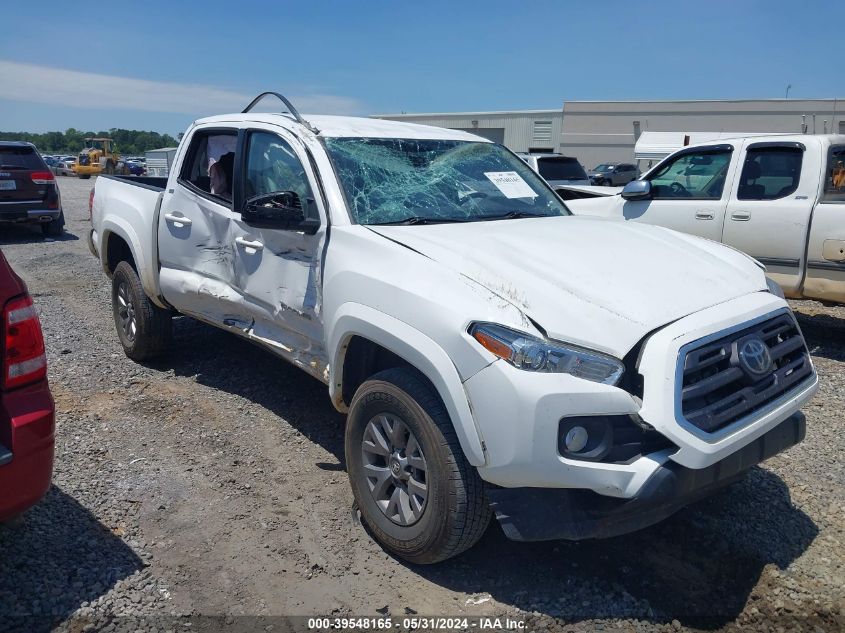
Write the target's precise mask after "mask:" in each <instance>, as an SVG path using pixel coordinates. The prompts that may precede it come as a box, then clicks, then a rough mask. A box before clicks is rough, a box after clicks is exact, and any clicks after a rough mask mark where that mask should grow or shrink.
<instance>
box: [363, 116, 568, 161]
mask: <svg viewBox="0 0 845 633" xmlns="http://www.w3.org/2000/svg"><path fill="white" fill-rule="evenodd" d="M373 118H376V119H389V120H392V121H406V122H408V123H419V124H421V125H434V126H437V127H445V128H451V129H458V130H466V131H467V132H475V131H477V133H478V134H479V135H481V136H484V137H485V138H489V139H490V140H493V141H497V142H503V144H504V145H505V147H508V148H509V149H511V150H513V151H515V152H527V151H528V150H529V149H531V148H540V147H545V148H548V149H551V150H552V151H556V148H557V147H558V145H559V143H560V134H561V121H562V119H563V112H562V111H561V110H524V111H519V112H458V113H455V114H379V115H375V116H374V117H373ZM538 123H539V124H540V125H537V124H538ZM544 123H549V124H550V125H548V126H544V125H542V124H544ZM500 139H503V141H502V140H500Z"/></svg>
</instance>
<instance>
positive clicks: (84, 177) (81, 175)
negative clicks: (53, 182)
mask: <svg viewBox="0 0 845 633" xmlns="http://www.w3.org/2000/svg"><path fill="white" fill-rule="evenodd" d="M79 177H80V178H82V180H88V179H89V178H90V177H91V174H79Z"/></svg>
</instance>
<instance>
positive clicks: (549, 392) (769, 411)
mask: <svg viewBox="0 0 845 633" xmlns="http://www.w3.org/2000/svg"><path fill="white" fill-rule="evenodd" d="M784 309H786V304H785V303H784V301H783V300H781V299H779V298H778V297H775V296H774V295H772V294H770V293H766V292H757V293H753V294H750V295H745V296H742V297H739V298H737V299H734V300H731V301H728V302H725V303H723V304H719V305H716V306H713V307H711V308H707V309H705V310H702V311H700V312H697V313H694V314H692V315H690V316H688V317H685V318H683V319H679V320H678V321H675V322H674V323H671V324H669V325H667V326H665V327H664V328H662V329H660V330H658V331H657V332H655V333H654V334H652V335H650V336H649V337H648V339H647V340H646V341H645V343H644V344H643V347H642V350H641V353H640V360H639V363H638V367H637V370H638V372H639V373H640V374H641V375H642V376H643V378H644V389H643V396H642V400H641V401H640V400H638V399H637V398H635V397H634V396H632V395H631V394H630V393H627V392H626V391H625V390H623V389H621V388H618V387H613V386H609V385H602V384H598V383H594V382H588V381H585V380H580V379H578V378H574V377H572V376H570V375H567V374H536V373H533V372H526V371H522V370H519V369H516V368H515V367H513V366H511V365H509V364H508V363H505V362H504V361H496V362H493V363H492V364H490V365H488V366H487V367H485V368H484V369H482V370H481V371H479V372H478V373H476V374H475V375H473V376H472V377H470V378H469V379H468V380H466V381H465V383H464V389H465V390H466V393H467V395H468V397H469V401H470V402H471V403H472V410H473V417H474V419H475V423H476V426H477V428H478V431H479V435H480V437H481V440H482V441H483V442H484V446H485V449H486V451H485V457H486V461H485V463H484V464H483V465H482V466H479V468H478V472H479V475H480V476H481V478H482V479H483V480H485V481H486V482H488V483H491V484H494V485H496V486H499V487H502V488H554V489H570V490H571V489H582V490H589V491H593V492H595V493H598V494H599V495H602V496H606V497H616V498H620V499H632V498H634V497H636V496H637V495H638V494H640V492H641V490H642V489H643V488H644V487H645V485H646V483H647V482H648V481H649V480H650V478H651V477H652V476H653V475H654V474H655V473H656V472H657V471H658V470H659V469H661V468H663V467H665V466H668V465H671V464H677V465H680V466H683V467H685V468H688V469H692V470H701V469H707V468H709V467H711V466H713V465H716V464H718V463H720V462H722V461H724V460H727V459H730V458H731V456H732V455H733V454H734V453H736V452H738V451H740V450H741V449H743V448H744V447H745V446H747V445H750V444H752V443H754V442H755V441H756V440H757V439H759V438H760V437H761V436H763V435H765V434H766V433H768V432H769V431H770V430H772V429H773V428H775V427H777V426H778V425H779V424H780V423H781V422H783V421H784V420H786V419H787V418H789V417H790V416H792V415H793V414H795V413H796V412H797V411H799V410H800V408H801V407H802V406H803V405H804V404H805V403H806V402H807V401H808V400H809V399H810V398H811V397H812V395H813V394H814V393H815V391H816V389H817V388H818V379H817V377H816V375H815V373H813V374H812V376H811V377H810V378H809V379H808V380H806V381H805V382H803V383H802V384H800V385H798V386H797V387H796V388H795V389H794V390H793V391H791V392H789V393H787V394H784V396H783V398H781V399H779V400H777V401H775V402H773V403H771V405H768V406H766V407H765V408H764V409H762V410H760V411H758V412H757V413H755V414H754V416H753V417H752V418H751V419H749V420H742V421H740V422H738V423H736V424H732V425H730V426H728V427H726V428H724V429H721V430H719V431H717V432H715V433H711V434H708V435H705V434H702V433H700V432H698V431H697V430H696V429H691V428H689V425H688V424H687V423H686V422H685V421H684V420H683V419H682V418H681V417H680V415H679V409H678V407H677V392H676V385H677V378H676V375H675V374H676V370H677V366H678V362H679V358H680V354H681V353H682V350H683V348H684V346H685V345H687V344H689V343H691V342H693V341H697V340H701V339H704V338H705V337H708V336H710V335H713V334H714V333H717V332H722V331H725V330H728V329H730V328H734V327H736V326H737V325H738V324H746V323H749V322H752V321H754V320H759V319H765V318H767V317H768V316H770V315H772V314H774V313H777V312H779V311H783V310H784ZM629 415H633V416H637V417H639V418H640V419H641V420H642V421H644V422H645V423H646V424H648V425H649V426H650V427H652V428H653V429H655V430H656V431H657V432H658V433H660V434H661V435H662V436H663V437H665V438H666V439H667V440H669V441H670V442H671V443H672V444H673V445H674V446H672V447H670V448H667V449H664V450H657V451H655V452H651V453H647V454H644V455H641V456H640V457H638V458H636V459H634V460H633V461H630V462H625V463H610V462H603V461H585V460H579V459H574V458H567V457H564V456H563V455H561V454H560V452H559V450H558V433H559V425H560V421H561V419H563V418H570V417H577V416H629Z"/></svg>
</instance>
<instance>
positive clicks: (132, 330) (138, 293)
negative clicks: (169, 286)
mask: <svg viewBox="0 0 845 633" xmlns="http://www.w3.org/2000/svg"><path fill="white" fill-rule="evenodd" d="M111 297H112V314H113V316H114V325H115V328H116V329H117V336H118V338H119V339H120V344H121V345H122V346H123V351H124V352H125V353H126V355H127V356H128V357H129V358H131V359H132V360H135V361H143V360H149V359H151V358H155V357H156V356H159V355H161V354H162V353H163V352H164V351H165V350H166V349H167V348H168V347H169V344H170V341H171V338H172V334H173V319H172V315H171V313H170V312H169V311H168V310H164V309H162V308H159V307H158V306H157V305H155V304H154V303H153V302H152V301H150V300H149V298H148V297H147V295H146V293H145V292H144V289H143V288H142V287H141V280H140V279H138V274H137V273H136V272H135V269H134V268H132V266H131V265H130V264H129V262H126V261H123V262H120V263H119V264H118V265H117V267H116V268H115V270H114V276H113V277H112V293H111Z"/></svg>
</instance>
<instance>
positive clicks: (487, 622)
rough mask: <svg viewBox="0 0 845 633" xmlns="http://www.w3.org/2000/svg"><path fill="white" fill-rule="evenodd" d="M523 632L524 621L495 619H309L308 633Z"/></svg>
mask: <svg viewBox="0 0 845 633" xmlns="http://www.w3.org/2000/svg"><path fill="white" fill-rule="evenodd" d="M395 629H398V630H403V631H418V630H423V631H426V630H427V631H469V630H479V631H523V630H525V621H524V620H520V619H515V618H496V617H473V618H466V617H456V618H449V617H423V616H413V617H403V618H401V619H394V618H391V617H388V616H385V617H361V618H308V630H310V631H378V630H382V631H389V630H395Z"/></svg>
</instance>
